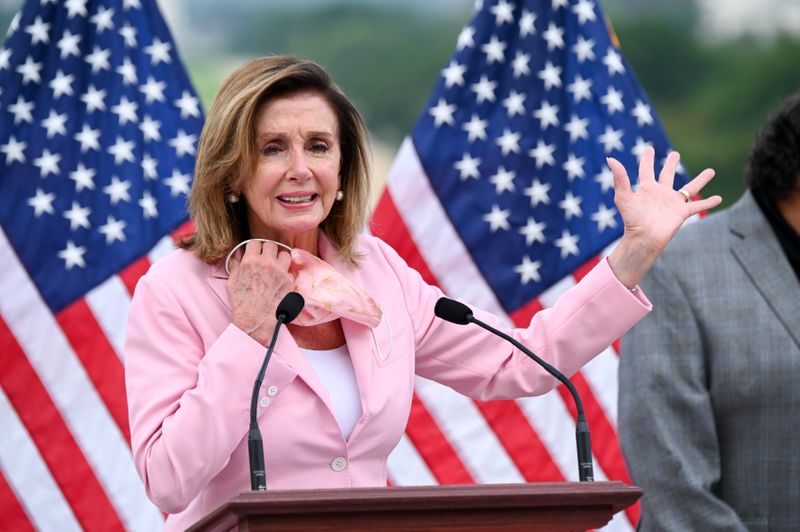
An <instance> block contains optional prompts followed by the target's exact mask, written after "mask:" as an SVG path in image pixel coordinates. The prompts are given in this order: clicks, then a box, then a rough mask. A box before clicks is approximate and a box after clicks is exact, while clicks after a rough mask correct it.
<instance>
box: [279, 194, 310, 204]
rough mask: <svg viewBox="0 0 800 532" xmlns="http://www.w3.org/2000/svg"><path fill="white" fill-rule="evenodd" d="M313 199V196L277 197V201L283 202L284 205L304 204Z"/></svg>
mask: <svg viewBox="0 0 800 532" xmlns="http://www.w3.org/2000/svg"><path fill="white" fill-rule="evenodd" d="M313 197H314V195H313V194H312V195H310V196H292V197H290V198H286V197H283V196H278V199H279V200H281V201H285V202H286V203H306V202H309V201H311V199H312V198H313Z"/></svg>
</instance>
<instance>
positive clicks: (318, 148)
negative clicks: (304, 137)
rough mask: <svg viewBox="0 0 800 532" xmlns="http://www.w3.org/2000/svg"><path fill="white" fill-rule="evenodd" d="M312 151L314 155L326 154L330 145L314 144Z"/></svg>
mask: <svg viewBox="0 0 800 532" xmlns="http://www.w3.org/2000/svg"><path fill="white" fill-rule="evenodd" d="M311 151H313V152H314V153H325V152H327V151H328V145H327V144H323V143H321V142H320V143H318V144H313V145H312V146H311Z"/></svg>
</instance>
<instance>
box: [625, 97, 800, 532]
mask: <svg viewBox="0 0 800 532" xmlns="http://www.w3.org/2000/svg"><path fill="white" fill-rule="evenodd" d="M745 179H746V181H747V184H748V190H747V191H746V192H745V193H744V195H743V196H742V197H741V198H740V199H739V200H738V201H737V202H736V203H735V204H734V205H733V206H731V207H730V208H728V209H727V210H724V211H721V212H718V213H714V214H712V215H710V216H708V217H706V218H705V219H703V220H701V221H699V222H696V223H693V224H689V225H687V226H686V227H684V228H683V229H681V230H680V232H679V233H678V235H677V236H676V237H675V239H674V240H673V241H672V242H671V243H670V244H669V245H668V246H667V249H666V250H665V252H664V254H663V255H662V256H661V258H660V259H659V260H658V262H657V263H656V265H655V267H654V268H653V269H652V270H651V272H650V274H649V276H648V277H647V278H646V279H645V280H644V281H643V282H642V283H641V286H642V288H643V289H644V291H645V293H647V295H648V297H649V298H650V300H651V301H652V303H653V312H652V313H651V314H650V315H649V316H647V317H646V318H645V319H644V320H642V321H641V322H640V323H639V324H638V325H636V326H635V327H634V328H633V329H632V330H631V331H630V332H629V333H628V334H627V335H626V336H625V337H624V338H623V341H622V353H621V360H620V368H619V382H620V393H619V435H620V442H621V445H622V451H623V454H624V456H625V459H626V461H627V464H628V467H629V469H630V473H631V477H632V479H633V481H634V482H635V483H636V484H638V485H639V486H641V487H642V488H644V497H643V499H642V517H641V520H640V524H639V529H640V530H643V531H649V530H670V531H671V530H679V531H684V530H690V531H703V532H706V531H715V530H725V531H736V530H750V531H760V530H793V531H796V530H800V426H798V425H799V424H800V93H798V94H795V95H794V96H792V97H791V98H789V99H788V100H787V101H785V102H784V104H783V106H782V107H781V108H780V110H779V111H778V112H777V113H776V114H775V115H773V116H772V117H771V118H770V119H769V120H768V121H767V123H766V124H765V125H764V126H763V128H762V130H761V131H760V133H759V134H758V136H757V138H756V141H755V144H754V146H753V149H752V152H751V154H750V157H749V161H748V164H747V168H746V169H745Z"/></svg>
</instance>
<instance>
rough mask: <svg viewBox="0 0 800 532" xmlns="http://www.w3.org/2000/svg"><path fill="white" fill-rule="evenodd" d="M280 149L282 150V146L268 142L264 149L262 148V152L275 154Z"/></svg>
mask: <svg viewBox="0 0 800 532" xmlns="http://www.w3.org/2000/svg"><path fill="white" fill-rule="evenodd" d="M279 151H280V148H279V147H278V146H276V145H275V144H268V145H267V146H265V147H264V149H263V150H262V153H263V154H264V155H274V154H276V153H278V152H279Z"/></svg>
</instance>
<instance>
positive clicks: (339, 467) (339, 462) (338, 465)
mask: <svg viewBox="0 0 800 532" xmlns="http://www.w3.org/2000/svg"><path fill="white" fill-rule="evenodd" d="M346 467H347V459H345V458H342V457H341V456H337V457H336V458H334V459H333V460H331V469H333V470H334V471H336V472H337V473H338V472H339V471H344V470H345V468H346Z"/></svg>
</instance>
